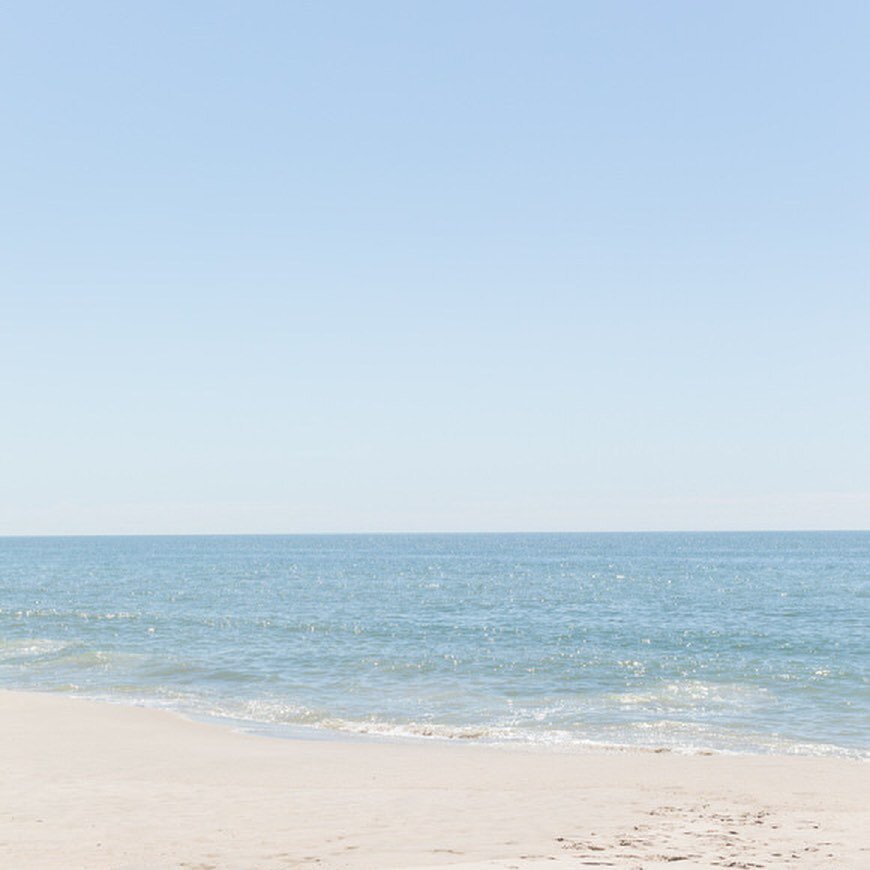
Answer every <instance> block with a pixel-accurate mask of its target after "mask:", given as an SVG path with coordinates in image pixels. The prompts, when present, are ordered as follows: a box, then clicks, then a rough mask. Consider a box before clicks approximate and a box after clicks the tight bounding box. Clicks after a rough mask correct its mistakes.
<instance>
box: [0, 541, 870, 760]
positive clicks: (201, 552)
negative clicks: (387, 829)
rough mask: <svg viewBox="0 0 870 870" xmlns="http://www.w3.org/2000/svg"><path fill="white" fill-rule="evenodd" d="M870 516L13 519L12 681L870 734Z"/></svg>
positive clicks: (519, 738) (705, 737)
mask: <svg viewBox="0 0 870 870" xmlns="http://www.w3.org/2000/svg"><path fill="white" fill-rule="evenodd" d="M868 626H870V533H866V532H842V533H839V532H819V533H739V534H738V533H733V534H732V533H719V534H701V533H697V534H670V533H667V534H552V535H550V534H535V535H497V534H493V535H347V536H325V535H324V536H275V537H271V536H240V537H106V538H99V537H92V538H0V687H5V688H18V689H32V690H39V691H51V692H63V693H67V694H73V695H79V696H85V697H93V698H103V699H110V700H115V701H122V702H126V703H134V704H145V705H150V706H159V707H166V708H170V709H174V710H178V711H180V712H183V713H186V714H188V715H192V716H194V717H198V718H218V719H220V720H223V721H226V722H227V723H230V724H232V725H234V726H242V727H246V728H249V729H252V730H259V731H266V732H268V733H272V734H275V733H277V734H286V735H288V736H289V735H292V736H299V735H300V734H304V735H307V736H317V735H322V736H326V735H329V734H334V733H336V732H343V733H345V734H348V733H350V734H380V735H389V736H396V737H409V738H414V739H425V738H454V739H465V740H478V741H488V742H522V743H536V744H543V745H560V746H569V745H576V746H578V747H582V746H588V745H590V744H591V745H598V744H605V745H616V746H643V747H651V748H660V747H668V748H672V749H678V750H695V749H714V750H725V751H738V752H777V753H807V754H842V755H852V756H860V757H870V685H868V662H870V644H868Z"/></svg>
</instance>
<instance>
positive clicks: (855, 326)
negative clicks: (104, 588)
mask: <svg viewBox="0 0 870 870" xmlns="http://www.w3.org/2000/svg"><path fill="white" fill-rule="evenodd" d="M868 44H870V5H868V4H867V3H866V2H863V0H860V2H852V3H849V2H826V3H819V2H813V3H810V2H794V0H789V2H757V0H752V2H721V3H699V2H694V0H692V2H688V0H687V2H653V3H651V2H640V0H638V2H619V0H606V2H579V0H577V2H574V0H572V2H524V3H517V2H505V0H499V2H470V0H463V2H443V0H438V2H434V0H433V2H429V3H417V2H394V3H383V2H344V3H336V2H322V3H321V2H311V3H302V2H296V3H288V2H274V3H272V2H236V3H225V2H183V3H179V2H156V0H152V2H148V3H137V4H132V3H116V2H105V3H89V2H78V3H69V2H56V3H42V2H32V3H31V2H19V3H13V4H5V5H4V8H3V11H2V14H0V95H2V104H0V108H2V136H0V301H2V306H0V381H2V405H0V414H2V416H0V533H6V534H15V533H25V534H31V533H135V532H179V533H184V532H304V531H387V530H398V531H401V530H408V531H421V530H549V529H552V530H598V529H608V530H609V529H756V528H757V529H763V528H870V280H868V279H870V172H868V169H870V105H868V103H870V99H868V95H870V60H868V57H870V52H868Z"/></svg>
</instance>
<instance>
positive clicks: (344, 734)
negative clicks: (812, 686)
mask: <svg viewBox="0 0 870 870" xmlns="http://www.w3.org/2000/svg"><path fill="white" fill-rule="evenodd" d="M3 692H16V693H22V694H36V695H49V696H52V697H58V698H68V699H71V700H77V701H85V702H88V703H95V704H108V705H111V706H123V707H132V708H135V709H143V710H155V711H159V712H162V713H166V714H168V715H170V716H177V717H179V718H181V719H184V720H186V721H190V722H195V723H199V724H203V725H209V726H214V727H217V728H223V729H227V730H230V731H232V732H235V733H239V734H247V735H251V736H257V737H266V738H269V739H276V740H300V741H326V742H331V741H338V742H347V743H394V742H395V743H405V742H407V743H412V744H415V745H429V744H436V745H470V746H478V747H491V748H495V749H500V748H506V749H519V750H529V751H540V752H556V753H566V754H595V753H599V752H600V753H613V752H628V753H632V752H639V753H657V754H660V753H672V754H674V755H684V756H694V755H724V756H728V757H736V758H744V757H746V758H754V757H762V758H780V757H781V758H840V759H846V760H849V761H858V762H870V749H859V748H856V747H849V746H840V745H837V744H834V743H826V742H813V741H810V740H808V739H803V740H798V739H797V738H789V739H788V745H790V746H792V747H794V749H793V751H781V750H780V749H763V748H755V749H753V748H726V747H720V746H715V745H673V744H668V743H650V744H640V743H616V742H606V741H603V740H593V739H583V738H566V739H565V740H546V739H544V740H532V739H524V738H521V737H518V738H500V737H497V736H493V735H489V734H485V733H484V732H485V730H486V729H485V728H480V727H478V726H448V725H442V724H439V723H426V724H423V723H417V722H407V723H387V722H377V723H371V724H366V725H363V724H362V723H360V724H359V725H356V724H355V723H353V722H348V727H334V726H330V725H327V724H306V723H303V722H286V721H285V722H264V721H260V720H256V719H245V718H240V717H237V716H233V715H230V714H224V713H213V712H204V711H200V710H195V709H190V708H185V707H184V706H173V705H162V704H158V703H151V702H149V701H148V700H147V699H141V698H139V699H129V698H125V697H123V696H120V695H117V696H111V695H101V694H99V693H94V694H87V693H81V694H80V693H78V692H76V691H62V692H61V691H51V690H49V689H43V688H33V689H31V688H19V687H13V688H6V687H0V693H3ZM449 731H454V732H456V733H452V734H449V733H443V732H449ZM761 736H762V735H759V739H760V738H761ZM804 747H805V748H806V749H808V750H810V751H802V748H804Z"/></svg>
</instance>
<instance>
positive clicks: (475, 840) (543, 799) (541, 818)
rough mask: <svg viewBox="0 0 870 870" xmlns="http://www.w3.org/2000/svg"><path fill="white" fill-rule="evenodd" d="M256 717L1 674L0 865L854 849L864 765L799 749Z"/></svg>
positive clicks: (868, 789) (449, 863)
mask: <svg viewBox="0 0 870 870" xmlns="http://www.w3.org/2000/svg"><path fill="white" fill-rule="evenodd" d="M366 738H367V735H344V734H341V733H340V732H335V737H334V738H330V739H309V740H306V739H299V738H293V737H289V738H288V737H280V738H279V737H272V736H265V735H261V734H252V733H249V732H246V731H242V730H238V729H235V728H232V727H228V726H227V725H222V724H217V723H214V724H212V723H210V722H209V723H205V722H201V721H197V720H196V719H192V718H188V717H187V716H184V715H182V714H179V713H175V712H171V711H167V710H159V709H154V708H148V707H133V706H128V705H125V704H123V703H106V702H101V701H92V700H85V699H81V698H74V697H69V696H63V695H53V694H50V693H42V692H30V691H25V692H20V691H11V690H2V691H0V740H2V745H3V747H4V748H5V752H4V753H3V755H2V758H3V762H2V766H3V775H2V777H0V783H2V785H0V806H2V807H3V811H2V813H0V819H2V822H0V864H2V865H3V866H21V867H23V866H27V867H32V868H39V867H61V866H63V867H82V868H91V867H93V868H103V867H105V868H108V867H112V868H162V867H183V866H187V867H200V868H207V867H210V868H273V867H274V868H278V867H302V866H306V867H307V866H315V867H320V868H349V870H352V868H385V870H386V868H428V867H436V866H443V867H456V868H462V870H471V868H481V870H482V868H496V867H502V868H511V867H522V868H537V867H544V866H546V867H559V866H566V867H567V866H572V867H577V866H583V865H586V864H590V865H591V864H601V865H605V866H617V867H654V866H665V865H666V864H671V863H673V862H678V864H679V866H681V867H689V866H698V867H705V866H732V867H751V866H777V865H781V866H795V865H797V866H801V867H823V866H826V867H830V866H836V867H855V868H859V867H862V866H866V864H867V861H868V860H870V840H868V837H867V835H866V834H864V831H867V830H870V813H868V810H867V807H868V806H870V767H868V766H867V765H866V764H864V763H863V762H862V761H861V760H858V759H851V758H836V757H822V756H800V755H789V756H784V755H748V754H747V755H741V754H725V753H712V754H706V753H705V752H703V753H695V754H685V753H681V752H673V751H666V752H657V751H655V750H645V749H619V750H615V751H613V750H607V749H589V750H582V749H578V748H576V747H572V748H571V749H570V750H568V751H566V750H564V749H560V748H558V747H547V749H546V751H540V750H539V749H538V748H537V747H528V746H518V745H504V744H502V745H481V744H475V743H473V742H471V741H465V740H441V739H437V740H432V739H430V738H420V739H419V740H405V739H401V738H397V739H392V740H390V739H387V740H384V739H366Z"/></svg>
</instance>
